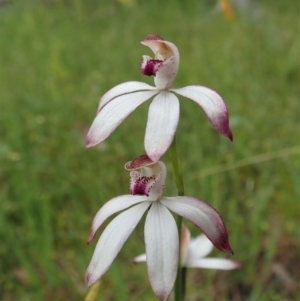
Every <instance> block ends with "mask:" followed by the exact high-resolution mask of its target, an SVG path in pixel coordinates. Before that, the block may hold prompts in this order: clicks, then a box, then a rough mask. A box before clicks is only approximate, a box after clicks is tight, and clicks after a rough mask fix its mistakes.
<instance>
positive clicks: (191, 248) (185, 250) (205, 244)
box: [133, 225, 241, 270]
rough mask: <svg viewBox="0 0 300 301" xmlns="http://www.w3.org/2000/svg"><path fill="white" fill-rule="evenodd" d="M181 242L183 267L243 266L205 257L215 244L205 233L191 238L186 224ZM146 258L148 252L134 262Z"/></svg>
mask: <svg viewBox="0 0 300 301" xmlns="http://www.w3.org/2000/svg"><path fill="white" fill-rule="evenodd" d="M180 242H181V243H180V254H181V256H180V258H181V266H182V267H186V268H204V269H217V270H234V269H239V268H240V267H241V264H240V263H239V262H236V261H233V260H229V259H223V258H205V257H206V256H207V255H208V254H209V253H210V252H211V251H212V249H213V247H214V245H213V244H212V243H211V241H210V240H209V239H208V238H207V237H206V236H205V235H204V234H201V235H199V236H197V237H196V238H194V239H191V233H190V231H189V229H188V228H187V227H186V226H184V225H183V226H182V229H181V241H180ZM146 260H147V257H146V254H142V255H139V256H137V257H136V258H134V260H133V262H134V263H138V262H145V261H146Z"/></svg>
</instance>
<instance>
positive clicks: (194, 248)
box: [188, 234, 214, 258]
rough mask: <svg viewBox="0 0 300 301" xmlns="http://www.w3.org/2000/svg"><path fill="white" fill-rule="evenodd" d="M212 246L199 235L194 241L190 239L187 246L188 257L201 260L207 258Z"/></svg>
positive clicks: (204, 237)
mask: <svg viewBox="0 0 300 301" xmlns="http://www.w3.org/2000/svg"><path fill="white" fill-rule="evenodd" d="M213 247H214V245H213V244H212V242H211V241H210V240H209V239H208V238H207V237H206V236H205V235H204V234H202V235H199V236H197V237H196V238H194V239H191V241H190V244H189V246H188V256H189V257H194V258H201V257H205V256H207V255H208V254H209V253H210V252H211V251H212V249H213Z"/></svg>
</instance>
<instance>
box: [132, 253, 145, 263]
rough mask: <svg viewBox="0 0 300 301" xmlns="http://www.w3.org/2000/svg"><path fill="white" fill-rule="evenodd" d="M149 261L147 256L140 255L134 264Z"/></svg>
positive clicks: (134, 260)
mask: <svg viewBox="0 0 300 301" xmlns="http://www.w3.org/2000/svg"><path fill="white" fill-rule="evenodd" d="M146 260H147V257H146V254H142V255H139V256H137V257H135V258H134V259H133V263H138V262H145V261H146Z"/></svg>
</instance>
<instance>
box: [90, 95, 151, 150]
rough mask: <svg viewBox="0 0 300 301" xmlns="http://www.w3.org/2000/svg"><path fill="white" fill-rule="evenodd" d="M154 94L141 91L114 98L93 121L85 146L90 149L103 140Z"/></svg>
mask: <svg viewBox="0 0 300 301" xmlns="http://www.w3.org/2000/svg"><path fill="white" fill-rule="evenodd" d="M156 93H157V91H142V92H135V93H131V94H125V95H121V96H119V97H117V98H114V99H113V101H111V102H110V103H108V104H107V105H106V106H105V107H103V109H102V110H101V111H100V112H99V114H98V115H97V116H96V118H95V119H94V122H93V124H92V126H91V128H90V130H89V132H88V134H87V137H86V146H87V147H91V146H94V145H96V144H98V143H100V142H102V141H103V140H105V139H106V138H107V137H108V136H109V135H110V134H111V133H112V132H113V131H114V130H115V129H116V128H117V126H118V125H120V124H121V123H122V122H123V121H124V119H125V118H126V117H127V116H128V115H129V114H130V113H131V112H132V111H134V110H135V109H136V108H137V107H138V106H139V105H141V104H142V103H143V102H145V101H146V100H148V99H149V98H150V97H152V96H153V95H155V94H156Z"/></svg>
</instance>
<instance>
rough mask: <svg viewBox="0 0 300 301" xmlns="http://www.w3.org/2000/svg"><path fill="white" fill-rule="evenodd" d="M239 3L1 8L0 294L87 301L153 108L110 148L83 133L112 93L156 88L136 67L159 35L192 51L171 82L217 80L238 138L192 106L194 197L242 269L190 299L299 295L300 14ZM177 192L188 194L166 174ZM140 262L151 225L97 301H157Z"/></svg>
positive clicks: (195, 274)
mask: <svg viewBox="0 0 300 301" xmlns="http://www.w3.org/2000/svg"><path fill="white" fill-rule="evenodd" d="M232 9H233V18H230V17H229V18H228V16H226V14H225V15H224V11H223V12H222V11H220V10H219V9H218V8H217V6H216V1H209V0H205V1H204V0H203V1H196V0H188V1H174V0H173V1H171V0H167V1H158V0H153V1H146V0H145V1H142V0H140V1H130V2H128V1H95V0H94V1H80V0H74V1H62V0H56V1H55V0H53V1H50V0H49V1H1V3H0V65H1V68H0V83H1V84H0V85H1V88H0V133H1V139H0V181H1V182H0V239H1V244H0V258H1V261H0V272H1V276H0V300H5V301H27V300H28V301H40V300H45V301H56V300H83V299H84V296H85V295H86V294H87V292H88V289H87V288H86V287H85V284H84V273H85V270H86V267H87V265H88V263H89V260H90V258H91V255H92V252H93V249H94V246H95V242H92V243H91V244H90V245H86V238H87V236H88V233H89V229H90V225H91V221H92V219H93V217H94V215H95V213H96V212H97V210H98V209H99V208H100V207H101V205H102V204H103V203H104V202H105V201H107V200H109V199H110V198H112V197H114V196H116V195H120V194H126V193H128V191H127V188H128V179H129V175H128V172H126V171H125V170H124V169H123V164H124V163H125V162H127V161H129V160H131V159H133V158H135V157H136V156H138V155H140V154H142V153H143V137H144V131H145V124H146V116H147V109H148V105H149V102H148V103H146V104H145V105H143V106H142V107H140V108H139V109H138V110H136V111H135V112H134V113H133V114H132V115H131V116H130V117H129V118H128V119H127V120H126V121H125V122H124V123H123V124H122V125H121V126H120V127H119V128H118V129H117V130H116V131H115V132H114V133H113V134H112V135H111V136H110V137H109V138H108V139H107V140H106V141H105V142H104V143H102V144H101V145H100V146H99V147H95V148H93V149H88V150H87V149H86V148H85V146H84V137H85V134H86V131H87V129H88V128H89V126H90V124H91V122H92V120H93V118H94V115H95V111H96V107H97V103H98V100H99V97H100V96H101V95H102V94H103V93H105V92H106V91H107V90H108V89H109V88H111V87H112V86H114V85H116V84H118V83H120V82H122V81H127V80H139V81H145V82H148V83H152V82H153V79H152V78H146V77H143V76H142V74H141V73H140V71H139V68H138V67H139V62H140V60H141V56H142V55H143V54H148V55H152V54H151V53H150V51H149V49H147V48H145V47H144V46H142V45H141V44H139V42H140V41H141V40H143V39H144V38H145V37H146V36H147V35H148V34H149V33H156V34H159V35H161V36H162V37H164V38H165V39H167V40H169V41H172V42H173V43H175V44H176V45H177V46H178V48H179V50H180V55H181V64H180V69H179V73H178V76H177V78H176V80H175V82H174V86H176V87H181V86H185V85H188V84H200V85H205V86H208V87H210V88H213V89H214V90H217V91H218V92H219V93H220V94H221V95H222V96H223V97H224V99H225V100H226V103H227V106H228V109H229V112H230V122H231V127H232V130H233V133H234V142H233V143H231V142H230V141H229V140H227V139H226V138H224V137H221V136H220V135H219V134H217V133H216V132H215V131H214V130H213V129H212V127H211V125H210V124H209V122H208V121H207V119H206V117H205V114H204V113H203V112H202V111H201V110H200V109H199V108H198V107H197V106H196V105H195V104H193V103H192V102H191V101H188V100H186V99H181V117H180V124H179V127H178V134H177V136H178V148H179V154H180V157H181V160H182V165H183V170H184V177H185V186H186V193H187V195H190V196H196V197H199V198H202V199H204V200H206V201H208V202H210V203H211V204H212V205H213V206H214V207H216V208H217V209H218V211H219V212H220V213H221V215H222V216H223V218H224V220H225V222H226V225H227V227H228V230H229V235H230V241H231V245H232V247H233V249H234V251H235V255H234V256H233V257H232V258H233V259H234V260H236V261H240V262H241V263H242V264H243V269H241V270H239V271H231V272H223V271H206V270H190V271H189V273H188V283H187V292H188V294H187V298H186V300H187V301H196V300H201V301H211V300H218V301H222V300H233V301H244V300H248V301H258V300H259V301H270V300H272V301H282V300H286V301H287V300H296V299H297V298H296V297H297V280H299V278H300V273H299V266H297V263H299V259H300V258H299V228H298V226H299V202H300V188H299V187H300V186H299V167H300V163H299V77H300V74H299V73H300V71H299V70H300V69H299V23H298V22H299V19H298V18H299V4H298V3H297V1H285V0H278V1H271V0H268V1H267V0H265V1H256V2H255V1H250V0H249V1H246V0H245V1H235V2H232ZM162 159H163V160H164V161H165V162H166V164H167V165H168V166H169V161H168V159H169V158H168V155H167V154H166V155H165V156H164V157H163V158H162ZM165 194H166V195H172V194H176V190H175V187H174V184H173V183H172V177H171V175H170V174H169V178H168V180H167V185H166V191H165ZM104 226H105V225H104ZM100 232H101V231H100ZM192 232H193V235H197V234H198V233H199V231H198V230H197V229H195V228H192ZM143 252H144V242H143V222H141V223H140V224H139V225H138V227H137V229H136V230H135V231H134V233H133V235H132V236H131V237H130V239H129V240H128V242H127V243H126V244H125V246H124V247H123V249H122V250H121V252H120V254H119V256H118V257H117V259H116V260H115V262H114V263H113V265H112V267H111V268H110V270H109V271H108V272H107V273H106V274H105V275H104V276H103V278H102V280H101V283H100V286H99V291H98V296H97V297H96V299H95V300H122V301H123V300H155V297H154V295H153V293H152V291H151V288H150V286H149V281H148V279H147V273H146V267H145V265H142V264H141V265H137V266H132V265H131V260H132V258H133V257H134V256H136V255H138V254H140V253H143ZM213 255H214V256H220V257H222V256H226V257H228V256H227V255H225V254H221V253H220V252H218V251H217V250H215V251H214V254H213ZM229 257H230V256H229ZM298 289H299V288H298ZM170 300H172V296H171V297H170Z"/></svg>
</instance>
